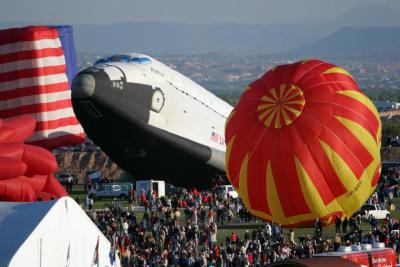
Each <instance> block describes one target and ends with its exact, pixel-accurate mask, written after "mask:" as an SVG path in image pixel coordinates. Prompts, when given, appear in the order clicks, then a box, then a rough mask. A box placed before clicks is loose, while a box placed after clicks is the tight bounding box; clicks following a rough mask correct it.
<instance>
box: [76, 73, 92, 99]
mask: <svg viewBox="0 0 400 267" xmlns="http://www.w3.org/2000/svg"><path fill="white" fill-rule="evenodd" d="M95 88H96V80H95V79H94V77H93V75H91V74H86V73H85V74H79V75H78V76H76V77H75V78H74V80H73V81H72V96H73V97H77V98H88V97H91V96H92V95H93V94H94V91H95Z"/></svg>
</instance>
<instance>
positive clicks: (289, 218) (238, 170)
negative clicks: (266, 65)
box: [225, 60, 381, 227]
mask: <svg viewBox="0 0 400 267" xmlns="http://www.w3.org/2000/svg"><path fill="white" fill-rule="evenodd" d="M225 135H226V136H225V137H226V143H227V153H226V166H227V174H228V178H229V180H230V182H231V183H232V185H233V186H234V187H235V188H236V190H237V191H238V192H239V195H240V197H241V198H242V200H243V202H244V204H245V206H246V207H247V208H248V209H249V210H250V212H251V213H253V214H254V215H256V216H258V217H261V218H263V219H265V220H269V221H274V222H277V223H279V224H282V225H283V226H290V227H295V226H304V225H310V224H312V223H313V222H314V221H315V219H316V218H319V219H320V220H321V221H322V223H323V224H325V225H329V224H333V223H334V219H335V218H336V217H337V216H339V217H341V218H342V219H343V218H344V217H345V216H347V217H348V216H351V215H352V214H353V213H354V212H355V211H356V210H357V209H358V208H359V207H360V206H361V205H362V204H363V203H364V202H365V201H366V200H367V199H368V197H369V196H370V194H371V193H372V192H373V191H374V188H375V186H376V184H377V182H378V179H379V174H380V167H381V162H380V139H381V122H380V119H379V116H378V113H377V111H376V109H375V107H374V105H373V104H372V102H371V101H370V100H369V99H368V98H367V97H366V96H365V95H364V94H363V92H362V91H361V90H360V88H359V87H358V85H357V83H356V82H355V81H354V79H353V77H352V76H351V75H350V74H349V73H348V72H347V71H346V70H344V69H342V68H340V67H338V66H335V65H333V64H330V63H326V62H323V61H319V60H308V61H302V62H297V63H294V64H289V65H281V66H278V67H275V68H274V69H272V70H270V71H268V72H267V73H265V74H264V75H263V76H262V77H261V78H260V79H258V80H256V81H254V82H253V83H251V84H250V85H249V87H248V88H247V89H246V91H245V92H244V93H243V94H242V96H241V98H240V101H239V103H238V104H237V106H236V107H235V109H234V110H233V111H232V113H231V114H230V116H229V118H228V120H227V123H226V132H225Z"/></svg>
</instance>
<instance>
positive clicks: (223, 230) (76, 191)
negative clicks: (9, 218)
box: [70, 185, 400, 243]
mask: <svg viewBox="0 0 400 267" xmlns="http://www.w3.org/2000/svg"><path fill="white" fill-rule="evenodd" d="M70 197H72V198H74V199H75V200H76V199H78V198H79V199H80V201H81V202H83V201H84V200H85V197H86V193H85V192H84V191H83V186H82V185H74V188H73V191H72V193H71V194H70ZM113 204H115V205H121V206H124V207H127V206H128V201H126V200H110V199H108V200H98V201H96V202H95V204H94V209H104V208H106V207H108V206H109V205H113ZM394 204H395V206H396V207H398V208H400V202H399V199H395V201H394ZM135 214H136V217H137V220H138V221H139V222H140V220H141V219H142V217H143V214H144V212H135ZM182 214H183V212H182ZM399 217H400V211H399V210H395V211H392V212H391V218H399ZM184 220H185V218H184V216H181V220H180V222H181V224H184ZM380 223H383V221H381V222H380ZM263 226H264V224H263V223H258V224H256V223H251V224H247V223H246V224H243V225H240V226H237V225H235V226H231V225H224V226H219V227H218V234H217V239H218V242H219V243H222V242H224V241H225V237H226V236H230V235H231V233H232V232H233V231H235V232H236V233H237V234H238V236H239V237H240V238H243V236H244V234H245V232H246V230H249V231H250V233H251V231H252V230H253V229H256V228H257V227H263ZM361 229H362V230H363V232H367V231H369V230H370V229H371V227H370V225H369V224H368V222H363V223H362V224H361ZM293 230H294V232H295V238H296V239H297V237H299V236H301V235H302V234H305V235H307V234H311V235H313V234H314V228H296V229H293ZM283 232H284V236H285V237H288V234H289V229H284V231H283ZM334 236H335V226H331V227H328V228H324V229H323V237H324V238H331V239H333V237H334Z"/></svg>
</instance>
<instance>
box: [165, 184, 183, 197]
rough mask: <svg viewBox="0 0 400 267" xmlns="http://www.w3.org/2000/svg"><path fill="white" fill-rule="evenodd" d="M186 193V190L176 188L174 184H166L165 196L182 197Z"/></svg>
mask: <svg viewBox="0 0 400 267" xmlns="http://www.w3.org/2000/svg"><path fill="white" fill-rule="evenodd" d="M185 191H186V189H185V188H181V187H176V186H173V185H172V184H165V194H166V195H167V196H173V195H180V194H183V193H184V192H185Z"/></svg>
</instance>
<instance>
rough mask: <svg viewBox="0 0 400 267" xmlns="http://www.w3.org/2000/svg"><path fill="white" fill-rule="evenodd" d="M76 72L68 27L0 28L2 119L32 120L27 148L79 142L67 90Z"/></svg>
mask: <svg viewBox="0 0 400 267" xmlns="http://www.w3.org/2000/svg"><path fill="white" fill-rule="evenodd" d="M76 72H77V65H76V54H75V47H74V42H73V37H72V27H69V26H59V27H47V26H30V27H24V28H13V29H5V30H0V117H1V118H3V119H5V118H12V117H16V116H18V115H24V114H29V115H31V116H33V117H34V118H35V119H36V120H37V124H36V128H35V131H34V133H33V135H32V136H31V137H30V138H29V139H28V140H27V141H28V142H29V143H31V144H35V145H40V146H43V147H46V148H49V149H51V148H54V147H58V146H66V145H71V144H78V143H81V142H82V141H83V140H84V134H83V129H82V127H81V126H80V124H79V122H78V121H77V119H76V118H75V114H74V112H73V109H72V104H71V90H70V81H71V80H72V78H73V76H74V75H75V74H76Z"/></svg>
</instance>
